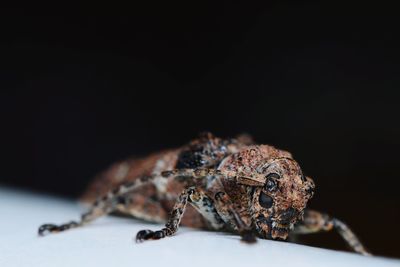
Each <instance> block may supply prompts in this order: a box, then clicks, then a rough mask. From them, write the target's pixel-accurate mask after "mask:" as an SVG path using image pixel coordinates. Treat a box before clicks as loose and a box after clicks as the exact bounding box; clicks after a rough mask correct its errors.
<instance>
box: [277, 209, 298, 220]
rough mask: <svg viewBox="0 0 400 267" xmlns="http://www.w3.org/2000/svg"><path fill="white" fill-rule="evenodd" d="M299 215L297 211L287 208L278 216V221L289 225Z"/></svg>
mask: <svg viewBox="0 0 400 267" xmlns="http://www.w3.org/2000/svg"><path fill="white" fill-rule="evenodd" d="M298 215H299V211H298V210H296V209H294V208H288V209H287V210H285V211H284V212H282V214H281V215H280V216H279V221H280V222H281V223H283V224H289V223H290V222H291V221H292V220H293V219H294V218H295V217H297V216H298Z"/></svg>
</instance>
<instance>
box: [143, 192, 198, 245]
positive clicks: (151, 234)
mask: <svg viewBox="0 0 400 267" xmlns="http://www.w3.org/2000/svg"><path fill="white" fill-rule="evenodd" d="M195 192H196V189H194V188H193V187H191V188H188V189H185V190H184V191H183V192H182V193H181V194H180V195H179V197H178V199H177V201H176V203H175V205H174V208H173V209H172V211H171V214H170V217H169V219H168V221H167V223H166V224H165V228H163V229H161V230H158V231H151V230H141V231H139V232H138V233H137V234H136V242H142V241H144V240H150V239H153V240H155V239H161V238H164V237H166V236H170V235H173V234H175V233H176V231H178V227H179V223H180V221H181V219H182V216H183V214H184V212H185V208H186V205H187V202H188V199H189V197H190V196H191V195H193V194H194V193H195Z"/></svg>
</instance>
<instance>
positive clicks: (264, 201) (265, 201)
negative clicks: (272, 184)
mask: <svg viewBox="0 0 400 267" xmlns="http://www.w3.org/2000/svg"><path fill="white" fill-rule="evenodd" d="M258 202H259V203H260V205H261V206H262V207H263V208H266V209H269V208H271V207H272V204H273V203H274V200H273V199H272V197H270V196H268V195H267V194H265V193H264V192H261V193H260V197H259V198H258Z"/></svg>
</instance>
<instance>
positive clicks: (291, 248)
mask: <svg viewBox="0 0 400 267" xmlns="http://www.w3.org/2000/svg"><path fill="white" fill-rule="evenodd" d="M80 211H81V209H80V208H79V207H78V205H77V204H75V203H72V202H68V201H66V200H62V199H57V198H51V197H44V196H38V195H33V194H29V193H26V192H16V191H11V190H6V189H1V188H0V212H1V213H0V214H1V220H0V266H1V267H5V266H7V267H12V266H40V267H46V266H49V267H50V266H51V267H56V266H57V267H58V266H60V267H62V266H68V267H74V266H96V267H101V266H107V267H110V266H146V267H147V266H176V267H177V266H185V267H187V266H190V267H195V266H202V267H205V266H216V265H220V266H230V267H233V266H271V267H272V266H280V267H283V266H296V267H301V266H307V267H311V266H335V267H336V266H363V267H368V266H374V267H379V266H400V261H399V260H394V259H386V258H380V257H364V256H359V255H356V254H353V253H346V252H337V251H331V250H326V249H319V248H313V247H308V246H302V245H296V244H291V243H285V242H277V241H269V240H258V242H257V244H255V245H247V244H243V243H241V242H239V237H238V236H232V235H227V234H222V233H211V232H204V231H198V230H192V229H187V228H186V229H185V228H181V229H180V230H179V232H178V234H176V235H175V236H173V237H170V238H165V239H163V240H159V241H148V242H144V243H142V244H136V243H135V242H133V237H134V236H135V235H136V233H137V232H138V231H139V230H142V229H153V230H154V229H158V228H160V227H161V226H159V225H154V224H146V223H144V222H140V221H137V220H133V219H128V218H127V219H125V218H115V217H107V218H102V219H99V220H97V221H95V222H94V223H92V224H91V225H88V226H86V227H83V228H80V229H72V230H70V231H66V232H64V233H60V234H53V235H48V236H46V237H38V236H37V228H38V226H39V225H40V224H42V223H62V222H66V221H69V220H71V219H77V218H78V217H79V213H80Z"/></svg>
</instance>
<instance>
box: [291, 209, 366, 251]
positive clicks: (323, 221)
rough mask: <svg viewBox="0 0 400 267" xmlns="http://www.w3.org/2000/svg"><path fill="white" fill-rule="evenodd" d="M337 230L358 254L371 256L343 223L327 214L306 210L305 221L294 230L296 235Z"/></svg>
mask: <svg viewBox="0 0 400 267" xmlns="http://www.w3.org/2000/svg"><path fill="white" fill-rule="evenodd" d="M333 229H335V230H336V231H337V232H338V233H339V234H340V235H341V236H342V238H343V239H344V240H345V241H346V243H347V244H348V245H349V246H350V247H351V248H352V249H353V250H354V251H355V252H357V253H360V254H363V255H371V254H370V253H369V252H368V251H367V249H366V248H365V247H364V246H363V244H362V243H361V242H360V240H359V239H358V238H357V236H356V235H355V234H354V233H353V231H352V230H351V229H350V228H349V227H348V226H347V225H346V224H345V223H343V222H342V221H340V220H338V219H336V218H333V217H331V216H329V215H327V214H325V213H321V212H318V211H314V210H305V212H304V220H303V221H301V222H299V223H298V224H297V225H296V226H295V228H294V229H293V233H294V234H311V233H317V232H322V231H331V230H333Z"/></svg>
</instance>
